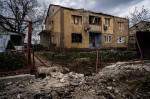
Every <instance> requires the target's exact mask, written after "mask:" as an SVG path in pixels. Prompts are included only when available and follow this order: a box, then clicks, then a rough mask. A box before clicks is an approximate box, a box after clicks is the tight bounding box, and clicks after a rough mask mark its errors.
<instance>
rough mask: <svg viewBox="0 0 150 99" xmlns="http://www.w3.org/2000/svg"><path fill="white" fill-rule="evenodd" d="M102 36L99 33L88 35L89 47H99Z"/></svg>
mask: <svg viewBox="0 0 150 99" xmlns="http://www.w3.org/2000/svg"><path fill="white" fill-rule="evenodd" d="M101 40H102V36H101V34H100V33H94V32H90V33H89V47H101V46H102V44H101Z"/></svg>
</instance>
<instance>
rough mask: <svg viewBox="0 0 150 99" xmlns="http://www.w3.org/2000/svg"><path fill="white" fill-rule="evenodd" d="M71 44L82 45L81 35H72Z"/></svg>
mask: <svg viewBox="0 0 150 99" xmlns="http://www.w3.org/2000/svg"><path fill="white" fill-rule="evenodd" d="M72 43H82V34H77V33H72Z"/></svg>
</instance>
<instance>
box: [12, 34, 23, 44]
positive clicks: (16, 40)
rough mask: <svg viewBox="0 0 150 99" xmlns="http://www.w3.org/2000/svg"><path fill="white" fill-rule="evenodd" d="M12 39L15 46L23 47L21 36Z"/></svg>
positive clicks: (14, 36)
mask: <svg viewBox="0 0 150 99" xmlns="http://www.w3.org/2000/svg"><path fill="white" fill-rule="evenodd" d="M10 38H11V42H12V43H13V44H14V46H21V44H22V39H21V35H11V36H10Z"/></svg>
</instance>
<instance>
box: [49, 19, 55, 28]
mask: <svg viewBox="0 0 150 99" xmlns="http://www.w3.org/2000/svg"><path fill="white" fill-rule="evenodd" d="M48 28H49V29H54V21H51V22H50V23H49V26H48Z"/></svg>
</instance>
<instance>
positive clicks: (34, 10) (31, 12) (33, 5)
mask: <svg viewBox="0 0 150 99" xmlns="http://www.w3.org/2000/svg"><path fill="white" fill-rule="evenodd" d="M45 13H46V9H44V7H42V6H40V5H39V4H38V2H37V0H1V1H0V17H12V18H16V19H23V20H31V21H32V22H33V28H34V27H38V25H41V24H42V22H43V20H44V16H45ZM0 25H1V26H2V27H3V28H4V29H6V30H10V31H14V32H24V31H25V30H26V28H27V27H28V23H25V22H22V21H12V20H7V19H0ZM34 29H35V28H34Z"/></svg>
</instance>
